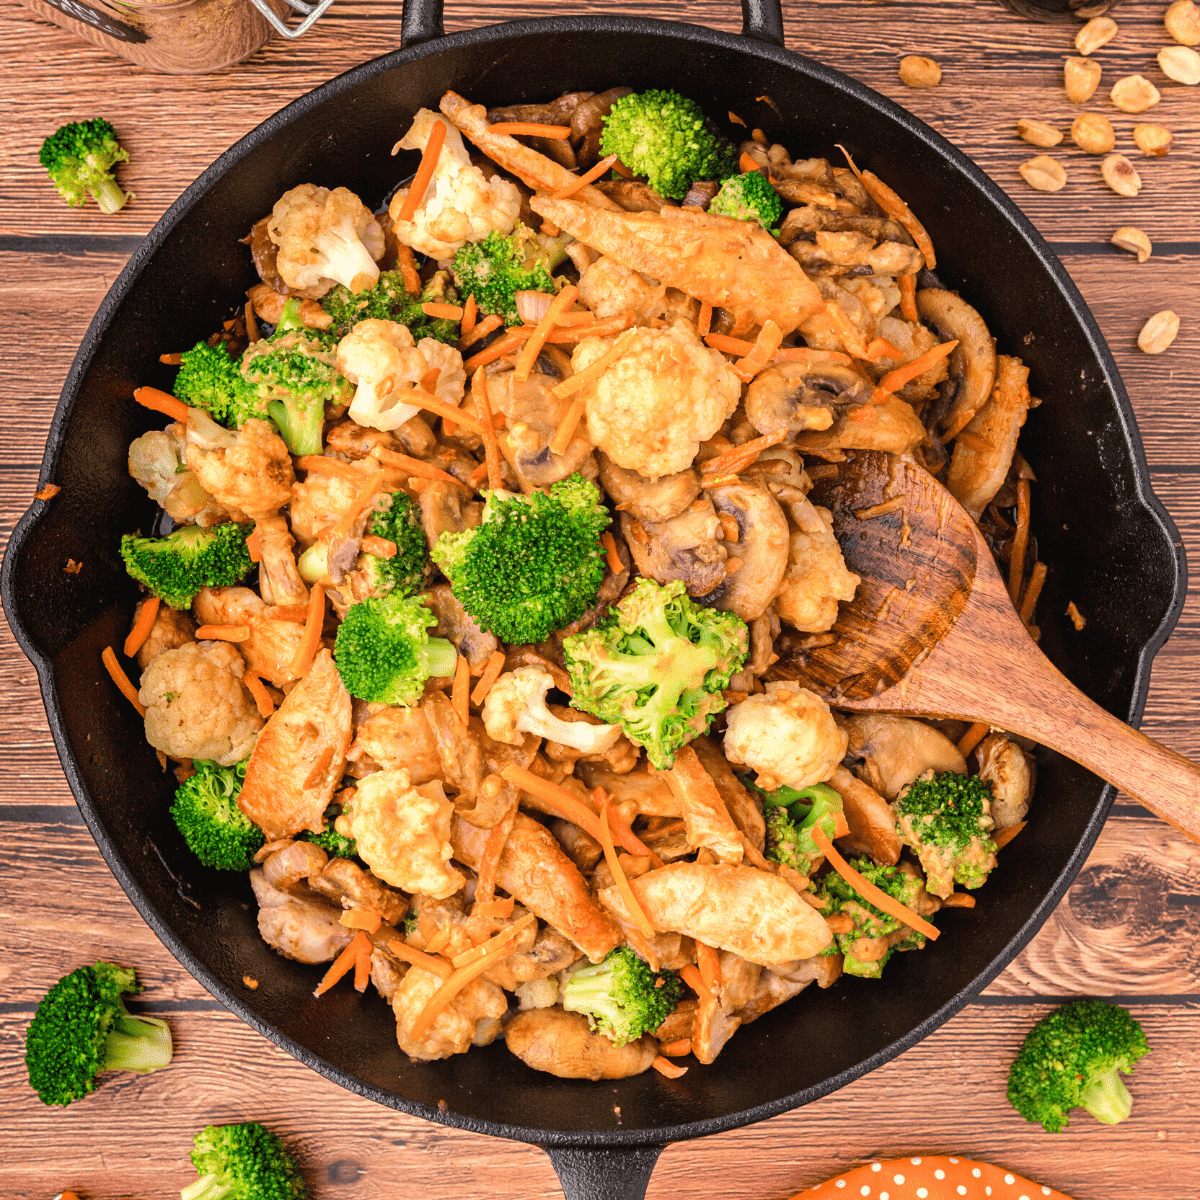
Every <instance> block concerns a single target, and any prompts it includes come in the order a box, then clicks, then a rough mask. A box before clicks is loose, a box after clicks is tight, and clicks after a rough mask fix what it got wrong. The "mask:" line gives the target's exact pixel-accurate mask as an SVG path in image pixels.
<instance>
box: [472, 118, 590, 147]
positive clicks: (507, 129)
mask: <svg viewBox="0 0 1200 1200" xmlns="http://www.w3.org/2000/svg"><path fill="white" fill-rule="evenodd" d="M487 131H488V133H497V134H501V135H503V136H505V137H544V138H554V139H555V140H556V141H560V142H561V141H565V140H566V139H567V138H569V137H570V136H571V127H570V125H539V124H537V122H536V121H497V122H496V124H495V125H489V126H488V127H487Z"/></svg>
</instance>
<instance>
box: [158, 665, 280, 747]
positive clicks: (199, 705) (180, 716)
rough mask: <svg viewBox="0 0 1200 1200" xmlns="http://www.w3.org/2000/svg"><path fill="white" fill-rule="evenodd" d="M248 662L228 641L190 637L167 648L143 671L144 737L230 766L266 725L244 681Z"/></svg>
mask: <svg viewBox="0 0 1200 1200" xmlns="http://www.w3.org/2000/svg"><path fill="white" fill-rule="evenodd" d="M245 671H246V664H245V663H244V662H243V661H242V656H241V655H240V654H239V653H238V652H237V650H236V648H235V647H233V646H231V645H230V644H229V643H228V642H189V643H188V644H187V645H185V646H180V647H179V648H178V649H176V650H164V651H163V652H162V653H161V654H160V655H158V657H157V658H155V659H154V660H153V661H152V662H151V663H150V665H149V666H148V667H147V668H146V670H145V671H144V672H143V674H142V683H141V689H140V690H139V691H138V699H139V700H140V701H141V702H142V703H143V704H144V705H145V706H146V741H148V742H149V743H150V745H152V746H153V747H154V748H155V749H156V750H161V751H162V752H163V753H164V754H169V755H170V756H171V757H172V758H203V759H211V760H212V761H213V762H215V763H219V764H220V765H221V766H222V767H231V766H233V765H234V763H239V762H241V761H242V759H243V758H246V757H247V755H249V753H250V751H251V750H252V749H253V748H254V739H255V736H256V735H257V734H258V731H259V730H260V729H261V728H262V726H263V719H262V717H260V716H259V715H258V707H257V705H256V704H255V703H254V697H253V696H251V695H250V693H249V692H248V691H247V690H246V688H244V687H243V686H242V675H243V674H245Z"/></svg>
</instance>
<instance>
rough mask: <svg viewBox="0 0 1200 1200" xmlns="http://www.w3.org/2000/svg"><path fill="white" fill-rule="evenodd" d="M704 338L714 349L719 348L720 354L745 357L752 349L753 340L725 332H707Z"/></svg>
mask: <svg viewBox="0 0 1200 1200" xmlns="http://www.w3.org/2000/svg"><path fill="white" fill-rule="evenodd" d="M704 340H705V342H706V343H707V344H708V345H710V346H711V347H712V348H713V349H714V350H720V351H721V353H722V354H736V355H738V356H739V357H745V356H746V355H747V354H749V353H750V351H751V350H753V349H754V343H753V342H748V341H746V340H745V339H744V338H735V337H730V336H729V335H728V334H725V333H709V334H706V335H705V337H704Z"/></svg>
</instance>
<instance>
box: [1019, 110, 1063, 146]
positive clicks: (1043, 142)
mask: <svg viewBox="0 0 1200 1200" xmlns="http://www.w3.org/2000/svg"><path fill="white" fill-rule="evenodd" d="M1017 135H1018V136H1019V137H1022V138H1024V139H1025V140H1026V141H1027V142H1028V143H1029V144H1030V145H1031V146H1045V147H1049V146H1057V145H1058V143H1059V142H1061V141H1062V140H1063V135H1062V132H1061V131H1060V130H1058V129H1055V128H1054V126H1053V125H1048V124H1047V123H1046V122H1045V121H1037V120H1034V118H1033V117H1022V118H1021V119H1020V120H1019V121H1018V122H1017Z"/></svg>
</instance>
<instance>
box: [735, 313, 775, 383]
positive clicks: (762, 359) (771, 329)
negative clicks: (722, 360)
mask: <svg viewBox="0 0 1200 1200" xmlns="http://www.w3.org/2000/svg"><path fill="white" fill-rule="evenodd" d="M782 341H783V330H782V329H780V328H779V326H778V325H776V324H775V322H774V321H772V320H771V319H770V317H768V318H767V320H766V321H765V322H764V323H763V327H762V329H761V330H760V331H759V334H758V337H757V338H756V339H755V342H754V345H753V346H751V348H750V353H749V354H747V355H746V356H745V357H744V358H740V359H738V361H737V362H735V363H734V364H733V373H734V374H735V375H736V376H737V377H738V378H739V379H740V380H741V381H742V382H743V383H749V382H750V380H752V379H753V378H754V377H755V375H757V374H758V373H759V371H761V370H762V369H763V368H764V367H765V366H766V365H767V363H768V362H770V361H771V355H772V354H774V353H775V351H776V350H778V349H779V345H780V343H781V342H782Z"/></svg>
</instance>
